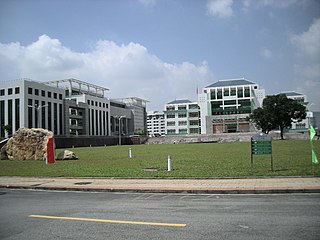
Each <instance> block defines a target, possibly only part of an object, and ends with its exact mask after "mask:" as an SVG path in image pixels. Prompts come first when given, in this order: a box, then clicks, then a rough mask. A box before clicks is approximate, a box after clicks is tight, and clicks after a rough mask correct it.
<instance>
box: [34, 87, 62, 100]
mask: <svg viewBox="0 0 320 240" xmlns="http://www.w3.org/2000/svg"><path fill="white" fill-rule="evenodd" d="M28 94H30V95H35V96H40V94H41V97H48V98H52V97H53V98H54V99H58V97H59V100H62V94H61V93H56V92H54V93H53V94H52V92H50V91H48V92H46V91H45V90H39V89H37V88H35V89H33V88H31V87H28Z"/></svg>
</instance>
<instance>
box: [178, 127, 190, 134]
mask: <svg viewBox="0 0 320 240" xmlns="http://www.w3.org/2000/svg"><path fill="white" fill-rule="evenodd" d="M187 133H188V129H186V128H181V129H179V134H187Z"/></svg>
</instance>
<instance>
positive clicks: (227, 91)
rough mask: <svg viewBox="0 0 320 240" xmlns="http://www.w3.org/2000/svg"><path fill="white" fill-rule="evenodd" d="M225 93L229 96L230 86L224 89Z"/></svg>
mask: <svg viewBox="0 0 320 240" xmlns="http://www.w3.org/2000/svg"><path fill="white" fill-rule="evenodd" d="M223 95H224V96H229V88H225V89H224V93H223Z"/></svg>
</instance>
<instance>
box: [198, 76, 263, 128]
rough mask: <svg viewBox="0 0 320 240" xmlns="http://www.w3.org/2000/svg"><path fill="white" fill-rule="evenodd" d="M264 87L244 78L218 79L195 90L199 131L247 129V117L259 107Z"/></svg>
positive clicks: (248, 123)
mask: <svg viewBox="0 0 320 240" xmlns="http://www.w3.org/2000/svg"><path fill="white" fill-rule="evenodd" d="M264 98H265V90H264V89H261V88H259V86H258V84H256V83H254V82H251V81H249V80H247V79H245V78H239V79H227V80H219V81H218V82H216V83H213V84H211V85H209V86H207V87H205V88H203V89H202V91H201V92H200V93H198V104H199V106H200V113H201V114H200V115H201V133H202V134H215V133H230V132H248V131H251V130H253V129H252V128H253V126H251V124H250V122H249V120H248V117H249V115H250V114H251V113H252V111H253V110H254V109H256V108H258V107H261V105H262V101H263V99H264Z"/></svg>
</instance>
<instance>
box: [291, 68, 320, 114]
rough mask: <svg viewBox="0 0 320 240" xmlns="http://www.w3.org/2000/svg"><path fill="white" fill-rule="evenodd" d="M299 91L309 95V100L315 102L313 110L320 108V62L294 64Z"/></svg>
mask: <svg viewBox="0 0 320 240" xmlns="http://www.w3.org/2000/svg"><path fill="white" fill-rule="evenodd" d="M294 71H295V76H296V79H295V80H296V83H297V91H299V92H301V93H304V94H306V95H307V98H308V101H309V102H310V103H313V104H312V106H311V110H317V111H319V110H320V94H319V89H320V63H317V64H313V65H309V66H305V65H299V64H296V65H295V66H294Z"/></svg>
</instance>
